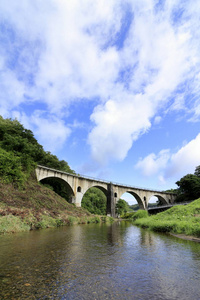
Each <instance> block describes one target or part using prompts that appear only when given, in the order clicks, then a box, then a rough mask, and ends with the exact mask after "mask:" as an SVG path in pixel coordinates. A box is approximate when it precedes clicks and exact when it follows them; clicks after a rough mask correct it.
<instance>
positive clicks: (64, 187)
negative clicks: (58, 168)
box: [40, 176, 75, 203]
mask: <svg viewBox="0 0 200 300" xmlns="http://www.w3.org/2000/svg"><path fill="white" fill-rule="evenodd" d="M40 182H41V183H42V184H44V185H47V186H48V185H49V186H51V187H52V189H53V191H54V192H55V193H57V194H58V195H60V196H61V197H63V198H64V199H66V200H67V202H69V203H73V202H74V198H75V193H74V191H73V189H72V187H71V186H70V184H69V183H68V182H67V181H66V180H64V179H62V178H59V177H53V176H48V177H46V178H43V179H41V180H40Z"/></svg>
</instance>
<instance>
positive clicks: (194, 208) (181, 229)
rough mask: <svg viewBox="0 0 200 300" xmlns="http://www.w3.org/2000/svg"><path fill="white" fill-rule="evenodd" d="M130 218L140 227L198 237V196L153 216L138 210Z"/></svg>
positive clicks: (199, 218) (199, 201)
mask: <svg viewBox="0 0 200 300" xmlns="http://www.w3.org/2000/svg"><path fill="white" fill-rule="evenodd" d="M143 214H144V215H143ZM131 218H132V220H133V221H134V224H136V225H139V226H141V227H142V228H148V229H150V230H153V231H157V232H170V233H174V234H184V235H192V236H196V237H200V198H199V199H197V200H195V201H193V202H192V203H190V204H188V205H177V206H174V207H172V208H170V209H168V210H166V211H164V212H162V213H158V214H157V215H153V216H148V214H147V212H146V211H140V210H139V211H138V212H136V213H133V214H132V216H131Z"/></svg>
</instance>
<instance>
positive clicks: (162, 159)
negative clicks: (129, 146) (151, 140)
mask: <svg viewBox="0 0 200 300" xmlns="http://www.w3.org/2000/svg"><path fill="white" fill-rule="evenodd" d="M199 149H200V134H198V135H197V136H196V138H195V139H193V140H191V141H190V142H189V143H187V144H186V145H184V146H183V147H182V148H180V149H179V150H178V151H177V152H176V153H171V152H170V150H162V151H160V152H159V153H158V154H157V155H156V154H155V153H151V154H149V155H147V156H146V157H144V158H141V159H140V160H139V161H138V163H137V164H136V165H135V168H136V169H137V170H140V171H141V173H142V174H143V175H144V176H147V177H148V176H149V177H150V176H152V175H154V176H155V177H156V176H157V178H158V180H159V182H160V183H161V184H165V183H166V182H167V180H168V179H169V178H174V180H175V181H176V180H178V179H180V178H181V177H183V176H184V175H186V174H189V173H191V174H193V173H194V171H195V168H196V167H197V166H199V165H200V151H199Z"/></svg>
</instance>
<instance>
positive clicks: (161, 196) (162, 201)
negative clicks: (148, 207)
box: [148, 194, 169, 205]
mask: <svg viewBox="0 0 200 300" xmlns="http://www.w3.org/2000/svg"><path fill="white" fill-rule="evenodd" d="M152 197H157V199H158V200H159V202H161V203H162V204H166V205H167V204H169V202H168V201H167V199H165V197H164V196H163V195H159V194H155V195H152V196H151V197H150V198H149V200H150V199H151V198H152ZM148 203H149V201H148Z"/></svg>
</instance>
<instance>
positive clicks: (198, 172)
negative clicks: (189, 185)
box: [194, 166, 200, 177]
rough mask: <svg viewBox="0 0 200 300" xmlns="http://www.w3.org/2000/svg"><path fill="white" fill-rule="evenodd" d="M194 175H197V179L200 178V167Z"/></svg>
mask: <svg viewBox="0 0 200 300" xmlns="http://www.w3.org/2000/svg"><path fill="white" fill-rule="evenodd" d="M194 175H196V176H197V177H200V166H197V167H196V169H195V171H194Z"/></svg>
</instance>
